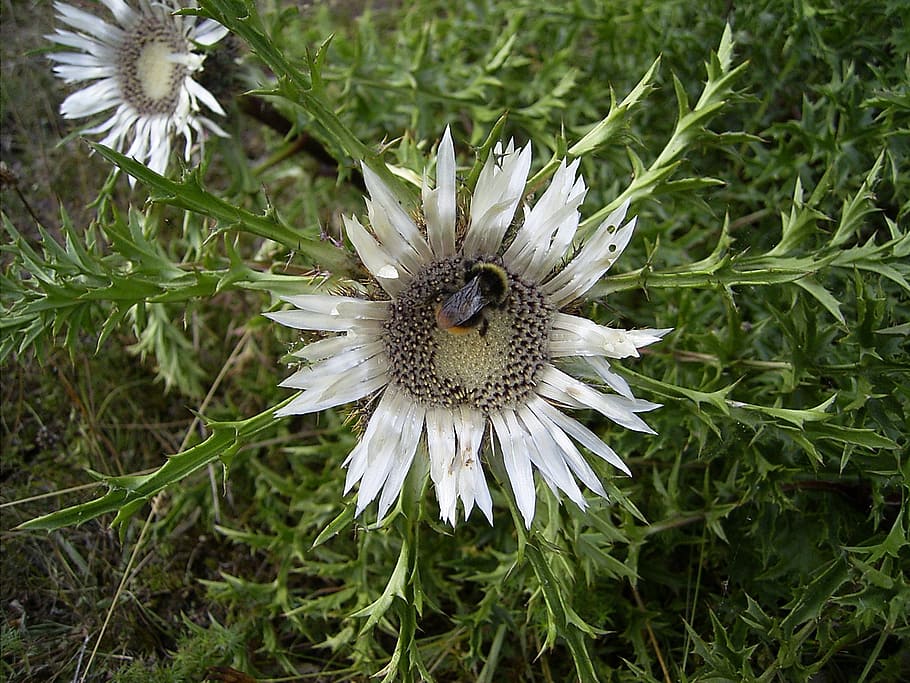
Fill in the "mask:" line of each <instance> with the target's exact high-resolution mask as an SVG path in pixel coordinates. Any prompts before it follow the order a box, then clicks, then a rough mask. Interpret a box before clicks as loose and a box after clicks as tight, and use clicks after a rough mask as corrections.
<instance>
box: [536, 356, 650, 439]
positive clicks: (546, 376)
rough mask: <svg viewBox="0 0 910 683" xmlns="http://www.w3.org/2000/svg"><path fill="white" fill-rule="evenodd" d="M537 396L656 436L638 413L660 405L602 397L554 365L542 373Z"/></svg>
mask: <svg viewBox="0 0 910 683" xmlns="http://www.w3.org/2000/svg"><path fill="white" fill-rule="evenodd" d="M537 393H538V394H540V395H541V396H543V397H545V398H549V399H551V400H553V401H558V402H560V403H562V404H564V405H567V406H569V407H571V408H593V409H594V410H596V411H597V412H599V413H600V414H601V415H603V416H604V417H606V418H608V419H610V420H612V421H613V422H615V423H616V424H618V425H620V426H621V427H625V428H626V429H631V430H633V431H636V432H644V433H646V434H655V433H656V432H655V431H654V430H653V429H651V428H650V427H649V426H648V425H647V424H646V423H645V421H644V420H642V419H641V418H640V417H638V415H636V413H644V412H647V411H649V410H654V409H655V408H660V404H659V403H651V402H650V401H645V400H642V399H628V398H625V397H624V396H608V395H607V394H602V393H600V392H599V391H597V390H596V389H593V388H591V387H590V386H588V385H587V384H585V383H584V382H581V381H579V380H577V379H575V378H574V377H572V376H570V375H567V374H566V373H564V372H562V371H561V370H558V369H557V368H555V367H553V366H552V365H550V366H547V367H545V368H544V369H543V370H542V371H541V373H540V381H539V384H538V385H537Z"/></svg>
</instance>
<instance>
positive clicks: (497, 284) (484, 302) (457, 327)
mask: <svg viewBox="0 0 910 683" xmlns="http://www.w3.org/2000/svg"><path fill="white" fill-rule="evenodd" d="M464 279H465V286H464V287H462V288H461V289H459V290H458V291H457V292H455V293H454V294H452V295H451V296H450V297H449V298H448V299H446V300H445V301H443V302H442V304H441V305H440V306H439V307H438V308H437V309H436V324H437V325H438V326H439V329H441V330H445V331H446V332H449V333H450V334H465V333H467V332H470V331H471V330H473V329H475V328H477V329H478V332H479V333H480V336H481V337H482V336H484V335H485V334H486V332H487V327H488V325H489V323H488V322H487V320H486V318H485V317H484V315H483V311H484V309H485V308H486V307H487V306H501V305H502V304H503V303H505V300H506V299H507V298H508V296H509V274H508V272H506V269H505V268H503V267H502V266H500V265H497V264H495V263H489V262H488V261H475V262H474V263H472V264H471V265H469V266H468V267H467V269H466V270H465V277H464Z"/></svg>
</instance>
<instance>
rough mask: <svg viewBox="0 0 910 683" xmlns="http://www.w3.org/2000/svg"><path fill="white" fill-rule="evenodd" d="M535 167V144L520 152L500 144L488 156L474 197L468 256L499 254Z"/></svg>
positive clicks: (467, 237)
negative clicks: (533, 159) (532, 166)
mask: <svg viewBox="0 0 910 683" xmlns="http://www.w3.org/2000/svg"><path fill="white" fill-rule="evenodd" d="M530 170H531V145H530V144H529V145H527V146H525V147H524V149H522V150H520V151H516V150H515V146H514V144H513V143H511V142H510V143H509V145H508V147H506V150H505V151H503V149H502V144H501V143H497V145H496V147H495V148H494V149H493V152H492V154H490V156H489V157H488V158H487V161H486V163H485V164H484V166H483V169H482V170H481V171H480V176H479V177H478V179H477V187H476V188H475V189H474V196H473V197H472V198H471V222H470V224H469V225H468V230H467V233H466V234H465V238H464V244H463V245H462V251H463V252H464V254H465V256H469V257H470V256H476V255H478V254H495V253H496V252H497V251H498V250H499V247H500V245H501V244H502V238H503V236H504V235H505V233H506V230H507V229H508V228H509V225H510V224H511V222H512V218H513V216H514V215H515V210H516V208H518V203H519V202H520V201H521V198H522V196H523V195H524V189H525V183H526V182H527V180H528V171H530Z"/></svg>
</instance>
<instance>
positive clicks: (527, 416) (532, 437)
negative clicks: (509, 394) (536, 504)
mask: <svg viewBox="0 0 910 683" xmlns="http://www.w3.org/2000/svg"><path fill="white" fill-rule="evenodd" d="M516 413H517V415H518V418H519V419H520V420H521V422H522V424H523V425H524V428H525V429H526V433H527V439H526V440H527V444H528V446H529V453H530V457H531V462H533V463H534V464H535V465H536V466H537V469H538V471H539V472H540V473H541V475H543V477H544V479H545V480H546V481H547V482H548V484H549V485H550V488H551V489H553V488H555V489H559V490H560V491H562V492H563V493H565V494H566V495H567V496H568V497H569V499H570V500H571V501H572V502H573V503H575V504H576V505H577V506H578V507H580V508H581V509H582V510H584V509H585V508H587V506H588V503H587V501H585V498H584V496H583V495H582V493H581V489H579V488H578V484H576V483H575V479H574V478H573V477H572V473H571V472H570V471H569V466H568V464H567V462H566V458H565V453H564V452H563V449H562V448H561V447H560V446H559V445H558V444H557V443H556V441H555V440H554V439H553V437H552V435H551V434H550V431H549V430H547V429H546V428H545V427H544V425H543V424H541V422H540V420H539V419H538V418H537V416H536V415H535V414H534V412H533V411H532V410H530V409H529V408H528V407H527V406H522V407H521V408H519V409H518V410H517V411H516ZM535 456H536V457H535Z"/></svg>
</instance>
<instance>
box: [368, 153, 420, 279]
mask: <svg viewBox="0 0 910 683" xmlns="http://www.w3.org/2000/svg"><path fill="white" fill-rule="evenodd" d="M361 167H362V169H363V181H364V183H365V184H366V186H367V190H369V192H370V198H371V199H372V201H373V203H374V204H375V206H376V208H377V209H378V211H377V213H379V212H381V213H383V214H385V218H386V220H388V221H389V223H390V224H391V226H392V227H393V228H394V230H395V231H396V232H397V233H398V234H399V235H400V236H401V237H402V238H403V239H404V240H405V241H406V242H407V243H408V244H409V245H410V246H411V247H412V248H413V249H414V251H416V252H417V254H418V255H419V256H420V258H421V259H423V261H424V262H425V263H426V262H428V261H430V260H432V258H433V253H432V252H431V251H430V245H429V244H427V241H426V240H425V239H424V237H423V235H421V234H420V230H418V229H417V226H416V225H415V224H414V221H413V220H411V217H410V216H409V215H408V214H407V212H406V211H405V210H404V209H403V208H402V206H401V203H400V202H399V200H398V198H397V197H396V196H395V193H394V192H392V190H391V189H390V188H389V187H388V186H387V185H386V184H385V183H384V182H383V181H382V178H380V177H379V176H378V175H376V173H375V172H374V171H373V169H371V168H370V167H369V166H367V165H366V164H361Z"/></svg>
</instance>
